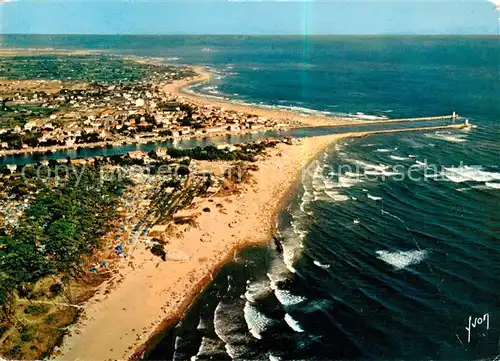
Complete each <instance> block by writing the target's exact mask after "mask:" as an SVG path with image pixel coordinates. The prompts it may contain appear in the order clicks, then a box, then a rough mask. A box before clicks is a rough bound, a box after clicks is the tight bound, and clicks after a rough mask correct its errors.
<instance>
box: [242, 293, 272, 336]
mask: <svg viewBox="0 0 500 361" xmlns="http://www.w3.org/2000/svg"><path fill="white" fill-rule="evenodd" d="M243 313H244V315H245V322H246V323H247V327H248V331H250V333H251V334H252V336H253V337H255V338H256V339H258V340H261V339H262V336H261V333H262V332H264V331H265V330H266V329H267V328H268V327H269V325H270V324H271V323H272V319H271V318H269V317H267V316H266V315H264V314H263V313H262V312H260V311H259V310H258V309H257V308H256V307H255V306H253V305H252V304H251V303H250V302H246V303H245V307H244V308H243Z"/></svg>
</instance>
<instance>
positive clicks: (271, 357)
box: [269, 354, 281, 361]
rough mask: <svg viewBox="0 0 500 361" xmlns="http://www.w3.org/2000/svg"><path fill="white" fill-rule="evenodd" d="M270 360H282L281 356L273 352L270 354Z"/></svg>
mask: <svg viewBox="0 0 500 361" xmlns="http://www.w3.org/2000/svg"><path fill="white" fill-rule="evenodd" d="M269 361H281V358H279V357H278V356H275V355H273V354H269Z"/></svg>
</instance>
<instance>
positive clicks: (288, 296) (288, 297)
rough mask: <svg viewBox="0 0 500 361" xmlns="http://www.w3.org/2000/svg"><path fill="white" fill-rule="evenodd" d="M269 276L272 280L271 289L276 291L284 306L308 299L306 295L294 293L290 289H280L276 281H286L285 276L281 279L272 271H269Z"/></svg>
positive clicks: (275, 293)
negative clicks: (271, 272)
mask: <svg viewBox="0 0 500 361" xmlns="http://www.w3.org/2000/svg"><path fill="white" fill-rule="evenodd" d="M267 277H268V278H269V280H270V281H271V289H272V290H273V291H274V295H275V296H276V298H277V299H278V301H279V302H280V303H281V304H282V305H283V306H293V305H296V304H299V303H301V302H304V301H306V300H307V298H306V297H304V296H299V295H294V294H293V293H291V292H290V291H288V290H282V289H280V288H279V287H278V285H277V284H276V283H277V282H278V281H285V280H286V279H285V278H281V279H280V278H277V277H275V276H273V275H272V274H270V273H267Z"/></svg>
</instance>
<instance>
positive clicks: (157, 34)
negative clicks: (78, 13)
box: [0, 33, 500, 37]
mask: <svg viewBox="0 0 500 361" xmlns="http://www.w3.org/2000/svg"><path fill="white" fill-rule="evenodd" d="M4 35H23V36H68V35H74V36H255V37H257V36H282V37H284V36H300V37H308V36H489V37H499V36H500V33H499V34H488V33H471V34H454V33H436V34H409V33H383V34H369V33H368V34H349V33H346V34H342V33H332V34H326V33H318V34H292V33H290V34H286V33H280V34H222V33H0V36H4Z"/></svg>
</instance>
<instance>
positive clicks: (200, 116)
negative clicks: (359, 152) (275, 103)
mask: <svg viewBox="0 0 500 361" xmlns="http://www.w3.org/2000/svg"><path fill="white" fill-rule="evenodd" d="M155 69H156V68H155ZM160 69H162V68H160ZM181 76H185V77H189V76H193V73H191V72H189V71H188V70H184V69H183V68H179V69H175V68H170V67H165V69H162V71H159V70H155V71H154V73H153V75H151V77H150V78H148V79H147V80H143V81H139V82H135V83H111V84H107V83H92V84H77V85H75V84H73V83H67V81H64V82H63V81H54V80H46V81H43V80H36V81H32V80H17V81H12V80H7V81H5V80H0V93H1V99H0V101H1V103H2V105H1V109H0V115H1V116H2V117H4V118H10V119H13V120H14V121H10V122H4V123H3V124H8V126H7V127H5V126H4V125H3V124H0V155H2V154H18V153H23V152H37V151H40V149H77V148H80V147H89V146H113V145H121V144H130V143H141V142H152V141H159V140H165V139H175V138H179V137H210V136H215V135H223V134H230V133H240V132H252V131H263V130H266V129H278V128H284V127H286V126H287V124H286V123H283V122H278V121H276V120H273V119H267V118H265V117H260V116H255V115H251V114H245V113H243V112H235V111H232V110H226V109H223V108H218V107H212V106H210V105H206V104H205V105H197V104H195V103H194V102H192V101H189V100H188V99H187V98H184V97H182V96H179V95H173V94H168V93H166V92H164V89H163V84H167V83H169V82H172V81H174V80H176V79H178V78H179V77H181ZM78 85H80V86H78ZM44 86H46V87H45V88H44ZM42 89H44V90H42ZM16 119H17V121H15V120H16Z"/></svg>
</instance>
